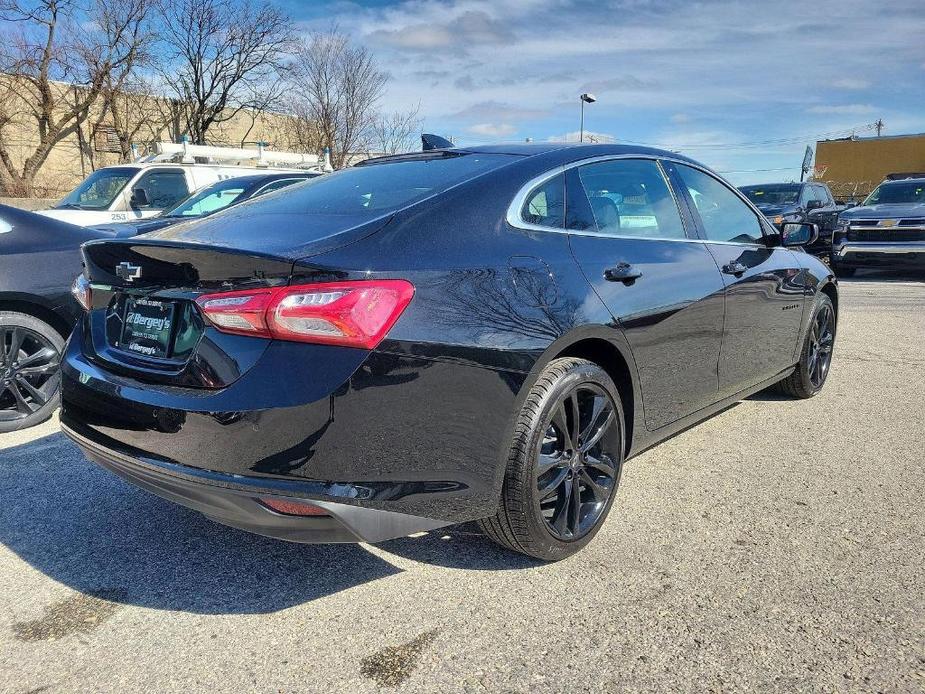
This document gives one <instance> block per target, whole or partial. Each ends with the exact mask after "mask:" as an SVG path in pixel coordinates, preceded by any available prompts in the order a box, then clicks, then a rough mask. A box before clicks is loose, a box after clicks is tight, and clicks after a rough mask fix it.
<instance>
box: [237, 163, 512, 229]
mask: <svg viewBox="0 0 925 694" xmlns="http://www.w3.org/2000/svg"><path fill="white" fill-rule="evenodd" d="M513 160H514V157H511V156H509V155H505V154H459V155H453V156H446V155H443V156H439V157H421V158H416V159H412V160H410V161H392V162H388V163H382V164H367V165H363V166H355V167H352V168H349V169H345V170H343V171H337V172H335V173H330V174H325V175H323V176H318V177H316V178H313V179H311V180H309V181H306V182H305V183H303V184H301V185H299V186H295V187H293V188H292V190H291V191H288V192H287V194H286V195H281V196H271V197H268V198H258V199H257V200H255V201H254V202H248V203H246V205H247V206H248V207H250V209H252V210H255V209H256V207H259V208H260V209H261V211H265V212H283V213H302V214H319V215H344V216H350V217H369V218H372V217H378V216H380V215H383V214H387V213H389V212H394V211H395V210H398V209H401V208H402V207H406V206H407V205H410V204H411V203H414V202H417V201H418V200H423V199H424V198H426V197H428V196H430V195H433V194H435V193H437V192H439V191H441V190H445V189H447V188H449V187H451V186H453V185H456V184H457V183H462V182H463V181H466V180H468V179H470V178H474V177H475V176H478V175H479V174H482V173H485V172H486V171H489V170H491V169H494V168H497V167H499V166H503V165H504V164H507V163H509V162H511V161H513ZM255 206H256V207H255Z"/></svg>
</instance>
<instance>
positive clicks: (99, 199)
mask: <svg viewBox="0 0 925 694" xmlns="http://www.w3.org/2000/svg"><path fill="white" fill-rule="evenodd" d="M136 173H138V169H127V168H112V169H97V170H96V171H94V172H93V173H92V174H90V175H89V176H87V177H86V178H85V179H84V181H83V182H82V183H81V184H80V185H79V186H77V187H76V188H75V189H74V190H72V191H71V192H70V193H68V194H67V195H66V196H65V197H64V198H62V200H61V202H59V203H58V204H57V205H56V206H55V207H56V208H57V209H59V210H60V209H80V210H105V209H108V208H109V206H110V205H111V204H112V201H113V200H115V199H116V196H117V195H118V194H119V193H121V192H122V189H123V188H125V185H126V184H127V183H128V182H129V181H131V180H132V177H133V176H135V174H136Z"/></svg>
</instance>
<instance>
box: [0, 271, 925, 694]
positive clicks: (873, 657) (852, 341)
mask: <svg viewBox="0 0 925 694" xmlns="http://www.w3.org/2000/svg"><path fill="white" fill-rule="evenodd" d="M841 291H842V295H841V315H840V323H839V329H840V330H839V335H838V339H837V344H836V355H835V359H834V362H833V366H832V372H831V376H830V378H829V382H828V384H827V386H826V388H825V390H824V391H823V393H822V394H821V395H819V396H818V397H817V398H815V399H813V400H810V401H804V402H794V401H789V400H785V399H781V398H779V397H777V396H774V395H769V394H759V395H758V396H755V397H753V398H751V399H749V400H748V401H746V402H744V403H741V404H739V405H737V406H735V407H733V408H731V409H729V410H727V411H726V412H724V413H722V414H720V415H718V416H716V417H714V418H713V419H711V420H709V421H708V422H706V423H704V424H701V425H699V426H697V427H695V428H693V429H691V430H689V431H687V432H685V433H683V434H681V435H679V436H677V437H675V438H674V439H672V440H670V441H669V442H667V443H665V444H663V445H661V446H659V447H658V448H656V449H654V450H652V451H650V452H648V453H646V454H644V455H642V456H640V457H639V458H636V459H635V460H633V461H632V462H631V463H629V464H628V466H627V468H626V471H625V473H624V477H623V482H622V489H621V491H620V496H619V498H618V499H617V503H616V506H615V507H614V510H613V512H612V513H611V515H610V518H609V520H608V522H607V523H606V525H605V527H604V528H603V529H602V531H601V532H600V534H599V535H598V537H597V538H596V540H595V541H594V542H593V543H592V544H591V545H590V546H589V547H588V548H587V549H586V550H585V551H584V552H582V553H580V554H579V555H577V556H575V557H573V558H571V559H568V560H566V561H563V562H561V563H558V564H554V565H542V564H538V563H535V562H533V561H530V560H527V559H525V558H521V557H518V556H515V555H512V554H508V553H506V552H504V551H503V550H501V549H499V548H496V547H495V546H494V545H493V544H491V543H490V542H488V541H487V540H484V539H482V538H481V536H479V535H477V534H476V533H475V532H474V531H472V530H471V529H470V528H467V527H463V528H455V529H451V530H449V531H437V532H435V533H431V534H429V535H426V536H422V537H416V538H407V539H402V540H396V541H392V542H388V543H384V544H382V545H379V546H374V547H372V546H353V545H343V546H300V545H290V544H284V543H279V542H275V541H272V540H266V539H262V538H258V537H255V536H251V535H247V534H245V533H241V532H238V531H235V530H231V529H227V528H223V527H220V526H218V525H214V524H213V523H211V522H209V521H207V520H205V519H203V518H201V517H200V516H198V515H197V514H195V513H193V512H191V511H187V510H184V509H181V508H178V507H175V506H172V505H170V504H169V503H167V502H165V501H161V500H160V499H158V498H156V497H154V496H150V495H148V494H146V493H145V492H142V491H140V490H138V489H135V488H134V487H130V486H129V485H128V484H125V483H123V482H121V481H120V480H118V479H116V478H115V477H113V476H112V475H110V474H109V473H107V472H104V471H102V470H100V469H97V468H96V467H95V466H93V465H92V464H91V463H88V462H86V461H85V460H84V459H83V458H82V457H81V455H80V454H79V453H78V452H77V451H76V450H75V448H74V447H73V446H72V445H71V444H69V443H68V442H67V441H66V440H65V439H64V438H63V437H62V436H61V435H60V434H59V433H56V428H57V424H56V422H55V421H51V422H49V423H47V424H45V425H43V426H40V427H38V428H36V429H33V430H31V431H28V432H22V433H19V434H16V435H12V434H8V435H3V436H0V500H2V501H0V690H2V691H4V692H38V691H42V692H46V691H48V692H58V691H96V692H108V691H113V692H116V691H119V692H125V691H140V690H148V691H161V692H167V691H184V692H185V691H191V690H221V691H224V690H236V691H245V690H246V691H252V690H259V691H296V690H302V691H325V692H331V691H350V692H363V691H375V690H377V689H378V688H391V687H398V688H405V689H407V690H415V691H481V690H491V691H496V690H501V691H615V690H625V689H632V690H646V691H654V690H660V691H679V690H724V691H725V690H729V691H732V690H738V691H742V690H777V691H795V690H822V691H850V690H871V691H910V692H911V691H922V689H923V687H925V636H923V634H925V598H923V595H925V577H923V566H925V540H923V536H925V471H923V467H925V465H923V464H925V349H923V347H925V283H923V282H922V281H921V280H915V279H913V278H902V277H884V276H881V275H867V274H864V275H859V277H858V278H857V279H856V280H851V281H843V282H842V284H841Z"/></svg>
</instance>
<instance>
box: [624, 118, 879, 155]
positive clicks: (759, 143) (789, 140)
mask: <svg viewBox="0 0 925 694" xmlns="http://www.w3.org/2000/svg"><path fill="white" fill-rule="evenodd" d="M876 127H877V124H876V123H865V124H864V125H859V126H857V127H854V128H845V129H844V130H832V131H829V132H824V133H816V134H814V135H801V136H797V137H786V138H775V139H769V140H754V141H751V142H736V143H732V142H715V143H707V142H701V143H692V144H686V145H684V144H681V145H679V144H668V143H662V142H642V141H638V140H622V142H624V143H627V144H633V145H644V146H647V147H659V148H661V149H675V150H679V149H720V150H725V149H747V148H751V147H767V146H779V145H795V144H802V143H804V142H806V141H807V140H817V141H818V140H822V139H825V138H833V137H846V136H850V135H854V134H856V133H857V131H859V130H874V129H876Z"/></svg>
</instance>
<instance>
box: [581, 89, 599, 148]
mask: <svg viewBox="0 0 925 694" xmlns="http://www.w3.org/2000/svg"><path fill="white" fill-rule="evenodd" d="M578 98H579V99H580V100H581V126H580V129H579V131H578V141H579V142H584V141H585V104H593V103H594V102H595V101H597V99H596V98H595V97H594V94H582V95H581V96H579V97H578Z"/></svg>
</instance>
